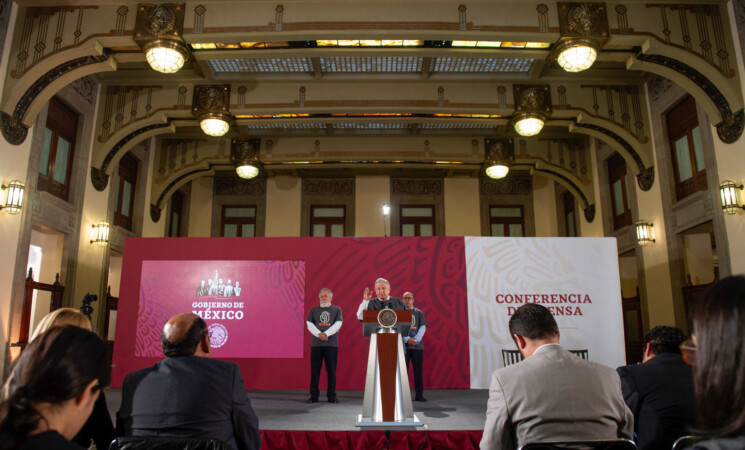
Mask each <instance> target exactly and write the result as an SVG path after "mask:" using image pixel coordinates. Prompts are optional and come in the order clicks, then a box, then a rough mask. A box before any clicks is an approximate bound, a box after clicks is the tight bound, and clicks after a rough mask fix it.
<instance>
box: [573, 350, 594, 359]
mask: <svg viewBox="0 0 745 450" xmlns="http://www.w3.org/2000/svg"><path fill="white" fill-rule="evenodd" d="M569 353H573V354H575V355H577V356H579V357H580V358H582V359H584V360H585V361H589V360H590V352H589V351H588V350H587V349H584V350H569Z"/></svg>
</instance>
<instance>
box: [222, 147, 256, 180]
mask: <svg viewBox="0 0 745 450" xmlns="http://www.w3.org/2000/svg"><path fill="white" fill-rule="evenodd" d="M260 146H261V139H233V141H232V143H231V145H230V161H232V163H233V165H234V166H235V173H237V174H238V176H239V177H241V178H245V179H247V180H250V179H251V178H255V177H256V176H257V175H259V172H260V171H261V162H260V161H259V147H260Z"/></svg>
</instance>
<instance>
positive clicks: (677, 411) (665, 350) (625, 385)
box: [617, 327, 696, 450]
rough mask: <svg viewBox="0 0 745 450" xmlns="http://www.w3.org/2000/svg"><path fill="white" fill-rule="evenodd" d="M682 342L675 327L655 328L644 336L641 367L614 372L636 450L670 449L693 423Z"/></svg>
mask: <svg viewBox="0 0 745 450" xmlns="http://www.w3.org/2000/svg"><path fill="white" fill-rule="evenodd" d="M685 340H686V336H685V335H684V334H683V331H682V330H680V329H679V328H675V327H655V328H653V329H652V330H651V331H650V332H649V333H647V335H646V336H644V342H645V344H646V349H645V351H644V358H643V364H632V365H629V366H623V367H619V368H618V369H617V370H618V374H619V375H620V376H621V390H622V391H623V398H624V400H626V405H628V407H629V409H630V410H631V412H632V413H634V431H635V432H636V446H637V447H638V448H639V450H654V449H658V448H672V446H673V443H675V441H676V440H677V439H678V438H679V437H681V436H685V435H686V434H688V433H689V428H690V427H691V426H692V425H693V424H694V421H695V419H696V402H695V400H694V398H693V374H692V373H691V367H690V366H689V365H688V364H686V362H685V361H684V360H683V356H682V355H681V354H680V348H679V347H680V344H682V343H683V341H685Z"/></svg>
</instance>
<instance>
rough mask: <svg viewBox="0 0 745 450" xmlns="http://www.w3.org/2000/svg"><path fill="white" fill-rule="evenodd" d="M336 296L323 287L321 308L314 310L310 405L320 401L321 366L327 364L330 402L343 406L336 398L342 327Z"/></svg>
mask: <svg viewBox="0 0 745 450" xmlns="http://www.w3.org/2000/svg"><path fill="white" fill-rule="evenodd" d="M333 298H334V293H333V292H331V289H329V288H323V289H321V291H320V292H319V293H318V300H319V305H318V306H316V307H315V308H313V309H311V310H310V314H309V315H308V321H307V322H306V325H307V326H308V331H310V334H312V335H313V336H312V337H311V342H310V398H308V403H316V402H318V394H320V391H319V390H318V380H319V379H320V378H321V365H322V364H325V365H326V375H328V387H327V388H326V397H327V398H328V401H329V403H339V399H338V398H336V358H337V356H338V354H339V337H338V336H339V334H338V332H339V329H340V328H341V323H342V318H341V308H339V307H338V306H336V305H332V304H331V300H332V299H333Z"/></svg>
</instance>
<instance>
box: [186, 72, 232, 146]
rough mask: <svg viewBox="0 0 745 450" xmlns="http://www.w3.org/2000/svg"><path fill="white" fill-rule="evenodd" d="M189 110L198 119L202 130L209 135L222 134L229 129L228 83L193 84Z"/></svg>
mask: <svg viewBox="0 0 745 450" xmlns="http://www.w3.org/2000/svg"><path fill="white" fill-rule="evenodd" d="M191 105H192V106H191V112H192V114H194V116H195V117H196V118H197V119H199V126H200V127H202V131H204V133H205V134H207V135H210V136H223V135H224V134H225V133H227V132H228V130H229V129H230V120H231V116H230V112H229V111H228V108H229V107H230V85H229V84H207V85H204V84H203V85H196V86H194V98H193V100H192V103H191Z"/></svg>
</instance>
